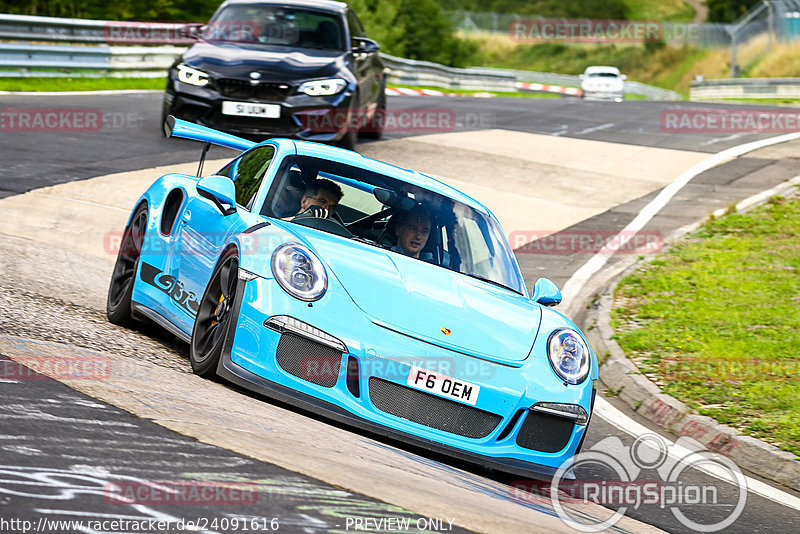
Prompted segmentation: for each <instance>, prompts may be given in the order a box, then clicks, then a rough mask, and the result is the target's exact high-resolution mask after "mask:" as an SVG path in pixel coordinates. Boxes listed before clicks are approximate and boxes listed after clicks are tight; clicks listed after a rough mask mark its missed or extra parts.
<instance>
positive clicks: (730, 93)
mask: <svg viewBox="0 0 800 534" xmlns="http://www.w3.org/2000/svg"><path fill="white" fill-rule="evenodd" d="M737 98H738V99H741V98H753V99H766V98H800V78H727V79H722V80H706V81H702V82H697V81H695V82H692V84H691V86H690V89H689V100H696V101H700V100H724V99H737Z"/></svg>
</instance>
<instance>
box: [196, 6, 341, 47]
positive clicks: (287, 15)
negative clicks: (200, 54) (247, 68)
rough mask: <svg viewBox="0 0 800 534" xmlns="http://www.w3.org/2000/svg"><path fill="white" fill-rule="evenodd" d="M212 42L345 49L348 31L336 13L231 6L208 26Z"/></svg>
mask: <svg viewBox="0 0 800 534" xmlns="http://www.w3.org/2000/svg"><path fill="white" fill-rule="evenodd" d="M203 38H204V39H205V40H207V41H212V42H233V43H248V44H263V45H279V46H291V47H298V48H318V49H323V50H344V32H343V30H342V24H341V20H340V17H339V16H338V15H336V14H335V13H326V12H323V11H314V10H308V9H296V8H292V7H284V6H270V5H231V6H228V7H226V8H224V9H223V10H222V11H220V12H219V13H218V14H217V16H216V17H214V19H213V20H212V21H211V22H210V23H209V24H208V26H206V28H205V30H204V31H203Z"/></svg>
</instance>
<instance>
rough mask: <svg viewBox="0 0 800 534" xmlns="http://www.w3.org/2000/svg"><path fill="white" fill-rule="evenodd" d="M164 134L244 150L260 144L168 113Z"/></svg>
mask: <svg viewBox="0 0 800 534" xmlns="http://www.w3.org/2000/svg"><path fill="white" fill-rule="evenodd" d="M164 135H166V136H167V137H180V138H182V139H191V140H192V141H201V142H203V143H211V144H212V145H218V146H222V147H225V148H232V149H233V150H241V151H243V152H244V151H245V150H249V149H251V148H253V147H254V146H256V145H257V144H258V143H256V142H255V141H248V140H247V139H242V138H241V137H236V136H235V135H231V134H227V133H225V132H220V131H218V130H214V129H213V128H207V127H205V126H200V125H199V124H195V123H193V122H187V121H184V120H181V119H176V118H175V117H173V116H172V115H167V118H166V119H164Z"/></svg>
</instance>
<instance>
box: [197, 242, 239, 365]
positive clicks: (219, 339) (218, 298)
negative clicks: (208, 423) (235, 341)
mask: <svg viewBox="0 0 800 534" xmlns="http://www.w3.org/2000/svg"><path fill="white" fill-rule="evenodd" d="M238 276H239V258H238V256H237V255H236V253H235V252H230V251H229V252H226V253H225V254H224V255H223V258H222V260H220V262H219V264H218V265H217V267H216V269H214V272H213V273H212V275H211V280H210V281H209V283H208V286H206V291H205V293H204V294H203V298H202V299H201V300H200V306H199V307H198V309H197V317H196V319H195V322H194V329H193V331H192V342H191V344H190V347H189V360H190V361H191V363H192V371H194V372H195V374H197V375H200V376H202V377H205V378H209V377H212V376H214V374H215V373H216V370H217V364H218V363H219V358H220V356H221V355H222V348H223V346H224V345H225V334H226V333H227V332H228V328H230V326H231V321H233V320H234V317H233V303H234V300H235V298H236V285H237V281H238Z"/></svg>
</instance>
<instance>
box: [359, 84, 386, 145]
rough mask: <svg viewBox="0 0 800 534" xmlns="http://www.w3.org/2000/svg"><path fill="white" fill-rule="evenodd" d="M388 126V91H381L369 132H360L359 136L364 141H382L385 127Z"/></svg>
mask: <svg viewBox="0 0 800 534" xmlns="http://www.w3.org/2000/svg"><path fill="white" fill-rule="evenodd" d="M385 124H386V90H385V89H381V94H380V96H378V107H377V109H376V110H375V114H374V115H373V116H372V120H371V121H370V124H369V129H368V130H367V131H363V132H359V134H358V135H359V136H360V137H363V138H364V139H380V138H381V137H382V136H383V127H384V125H385Z"/></svg>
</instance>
